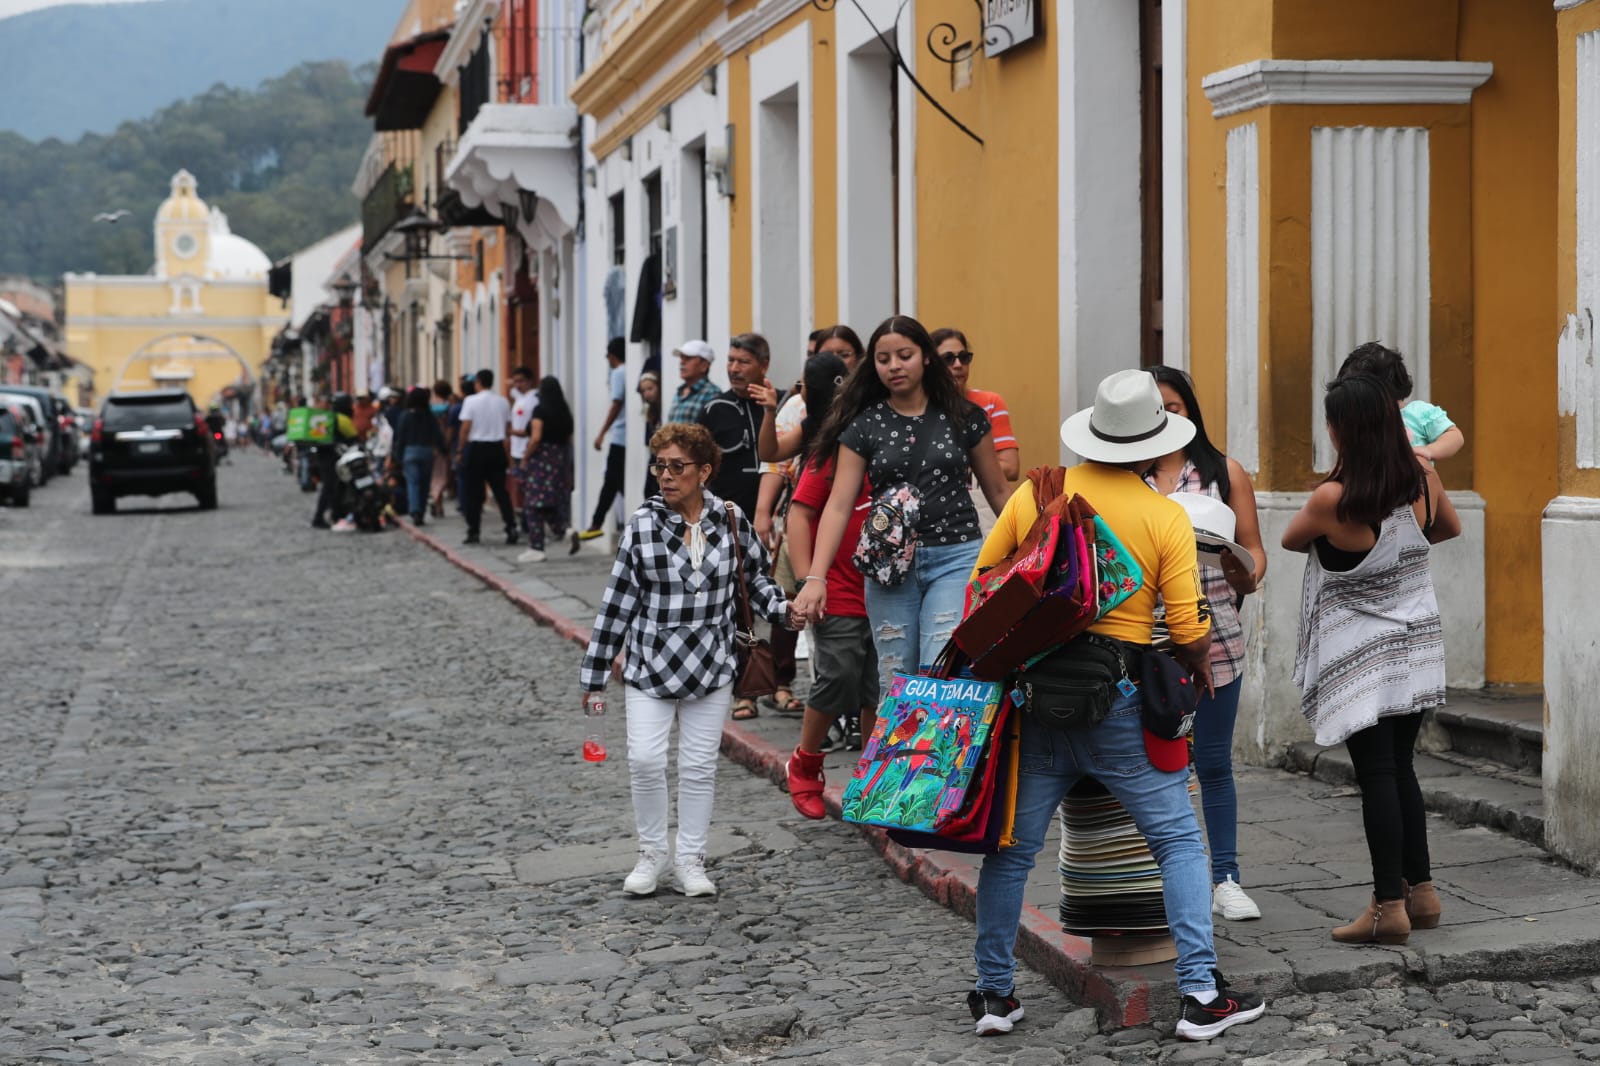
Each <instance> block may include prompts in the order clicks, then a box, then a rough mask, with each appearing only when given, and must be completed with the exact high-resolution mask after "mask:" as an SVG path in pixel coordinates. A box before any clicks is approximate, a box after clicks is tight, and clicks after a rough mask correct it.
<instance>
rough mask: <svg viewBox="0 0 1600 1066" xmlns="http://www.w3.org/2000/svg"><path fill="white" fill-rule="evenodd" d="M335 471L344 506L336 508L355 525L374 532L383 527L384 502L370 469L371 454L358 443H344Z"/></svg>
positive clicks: (382, 493) (381, 489) (363, 530)
mask: <svg viewBox="0 0 1600 1066" xmlns="http://www.w3.org/2000/svg"><path fill="white" fill-rule="evenodd" d="M334 468H335V469H336V470H337V471H338V474H339V484H340V488H341V497H342V499H343V502H344V505H343V506H341V507H340V508H339V510H340V511H341V512H343V513H345V514H348V515H351V516H353V517H354V519H355V523H356V528H357V529H359V530H361V531H362V532H365V533H376V532H378V531H379V530H381V529H382V528H383V508H384V506H385V504H386V502H387V501H386V500H385V499H384V491H383V486H382V485H380V484H379V483H378V477H377V475H376V474H374V473H373V470H372V457H371V456H370V455H368V454H367V450H366V448H364V447H362V446H361V445H359V444H348V445H344V446H343V447H342V448H341V450H340V453H339V459H338V461H337V463H336V464H335V467H334Z"/></svg>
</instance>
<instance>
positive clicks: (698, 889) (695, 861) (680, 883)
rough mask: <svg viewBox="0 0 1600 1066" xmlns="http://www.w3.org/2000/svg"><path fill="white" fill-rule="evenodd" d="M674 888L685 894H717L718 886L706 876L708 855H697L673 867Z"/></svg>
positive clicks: (675, 890)
mask: <svg viewBox="0 0 1600 1066" xmlns="http://www.w3.org/2000/svg"><path fill="white" fill-rule="evenodd" d="M672 890H673V891H674V892H681V893H683V894H684V895H685V896H715V895H716V894H717V886H716V885H714V884H712V883H711V878H709V877H707V876H706V857H705V856H704V855H696V856H694V857H693V858H692V859H689V860H687V861H680V862H677V863H675V864H674V865H673V867H672Z"/></svg>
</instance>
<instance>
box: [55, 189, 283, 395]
mask: <svg viewBox="0 0 1600 1066" xmlns="http://www.w3.org/2000/svg"><path fill="white" fill-rule="evenodd" d="M153 251H154V253H155V254H154V262H153V264H152V266H151V269H150V272H149V273H148V274H138V275H125V276H108V275H100V274H68V275H67V276H66V278H65V289H66V300H65V304H66V316H65V317H66V339H67V351H68V353H69V354H71V355H72V356H73V357H74V358H75V359H78V360H79V361H81V362H83V363H85V364H86V365H88V366H89V367H90V368H91V369H92V370H93V371H94V382H95V384H94V388H95V390H96V392H97V393H99V394H100V395H102V396H103V395H105V394H106V393H109V392H112V391H118V390H121V391H131V390H138V389H150V388H165V387H178V388H185V389H187V390H188V391H189V395H190V396H192V397H193V398H194V401H195V403H197V404H199V405H200V406H201V407H207V406H210V405H211V404H218V403H221V402H222V401H223V399H224V397H225V394H226V395H244V394H248V392H249V391H250V387H253V385H254V383H255V378H256V375H257V373H258V372H259V370H260V367H261V364H262V363H264V362H265V361H266V359H267V357H268V356H269V355H270V354H271V350H272V338H273V336H274V334H276V333H277V332H278V330H279V329H280V328H281V327H282V326H283V324H284V323H285V322H286V321H287V320H288V314H287V312H285V311H284V310H283V308H282V307H281V306H279V303H278V301H277V300H274V299H273V298H272V297H271V295H270V294H269V293H268V291H267V272H268V270H269V269H270V268H271V265H272V264H271V262H270V261H269V260H268V259H267V256H266V254H265V253H264V252H262V251H261V249H260V248H257V247H256V246H255V245H254V244H252V243H251V242H250V241H248V240H246V239H245V238H243V237H241V236H239V235H238V234H236V233H234V232H233V231H232V230H231V229H230V228H229V226H228V219H227V216H226V215H224V214H223V213H222V212H221V211H220V210H219V209H217V208H215V207H210V206H208V205H207V204H206V202H205V201H204V200H202V199H200V196H199V189H198V183H197V182H196V181H195V178H194V175H192V174H190V173H189V172H188V171H187V170H180V171H178V173H176V174H174V175H173V177H172V184H171V191H170V194H169V195H168V197H167V199H166V200H165V201H164V202H163V203H162V204H161V207H160V208H159V209H158V210H157V211H156V217H155V224H154V249H153ZM241 386H244V387H245V388H243V389H241ZM89 399H90V398H89V397H80V400H81V401H88V400H89Z"/></svg>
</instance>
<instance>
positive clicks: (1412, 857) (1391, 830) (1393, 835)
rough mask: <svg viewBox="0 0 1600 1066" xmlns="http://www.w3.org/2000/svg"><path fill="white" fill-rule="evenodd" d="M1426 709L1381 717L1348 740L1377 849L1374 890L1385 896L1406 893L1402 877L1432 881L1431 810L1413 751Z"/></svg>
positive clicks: (1370, 847)
mask: <svg viewBox="0 0 1600 1066" xmlns="http://www.w3.org/2000/svg"><path fill="white" fill-rule="evenodd" d="M1421 728H1422V715H1421V714H1420V713H1418V714H1404V715H1393V716H1391V717H1388V718H1380V719H1378V721H1377V724H1375V725H1371V726H1368V727H1367V728H1366V729H1363V730H1361V732H1359V733H1356V734H1355V735H1354V736H1352V737H1350V738H1349V739H1348V740H1346V741H1345V742H1344V743H1345V747H1347V748H1348V749H1349V750H1350V762H1351V764H1352V765H1354V766H1355V771H1356V781H1357V782H1358V783H1359V784H1360V785H1361V820H1362V822H1363V823H1364V824H1365V825H1366V829H1367V849H1368V850H1369V851H1370V852H1371V853H1372V891H1373V894H1374V895H1375V896H1377V897H1378V898H1379V899H1380V900H1391V899H1400V898H1401V897H1403V896H1404V895H1405V890H1404V887H1403V886H1402V885H1401V883H1400V882H1401V880H1402V879H1404V880H1406V881H1409V882H1410V883H1411V884H1413V885H1416V884H1421V883H1422V882H1423V881H1431V880H1432V879H1433V874H1432V873H1431V872H1429V869H1428V815H1427V811H1426V810H1425V809H1424V808H1423V806H1422V786H1421V785H1419V784H1417V771H1416V768H1415V766H1413V765H1412V755H1413V753H1414V751H1415V749H1416V746H1417V731H1418V730H1419V729H1421Z"/></svg>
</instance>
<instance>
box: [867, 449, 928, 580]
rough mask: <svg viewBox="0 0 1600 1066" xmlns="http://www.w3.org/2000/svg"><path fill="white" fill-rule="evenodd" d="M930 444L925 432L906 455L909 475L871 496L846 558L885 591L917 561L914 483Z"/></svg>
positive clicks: (918, 513) (918, 503)
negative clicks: (854, 542) (858, 531)
mask: <svg viewBox="0 0 1600 1066" xmlns="http://www.w3.org/2000/svg"><path fill="white" fill-rule="evenodd" d="M932 443H933V434H932V433H927V434H924V435H923V437H922V440H921V442H920V443H919V444H918V445H917V450H916V451H915V452H914V453H913V454H912V455H910V456H908V457H907V458H908V460H910V466H911V476H910V477H909V478H907V479H905V480H901V481H896V482H895V483H893V484H892V485H889V486H888V487H886V488H883V489H881V490H879V491H878V492H875V493H873V494H872V500H871V502H870V503H869V504H868V505H867V518H866V521H864V522H862V523H861V536H860V537H859V538H858V539H857V540H856V550H855V551H854V552H853V553H852V554H851V556H850V562H851V564H852V565H853V566H854V567H855V568H856V569H857V570H859V571H861V573H862V575H864V576H865V577H868V578H871V579H872V580H873V581H876V582H877V583H878V584H880V585H882V586H884V587H885V588H893V587H894V586H896V585H899V584H901V583H903V582H904V581H905V579H906V578H907V577H910V576H911V568H912V567H913V566H915V565H916V561H917V541H918V537H917V522H918V520H919V519H920V518H921V517H922V490H921V489H919V488H918V487H917V485H916V483H915V479H916V478H917V477H919V476H921V473H922V465H923V463H924V462H926V460H927V456H928V452H929V450H930V447H931V445H932Z"/></svg>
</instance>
